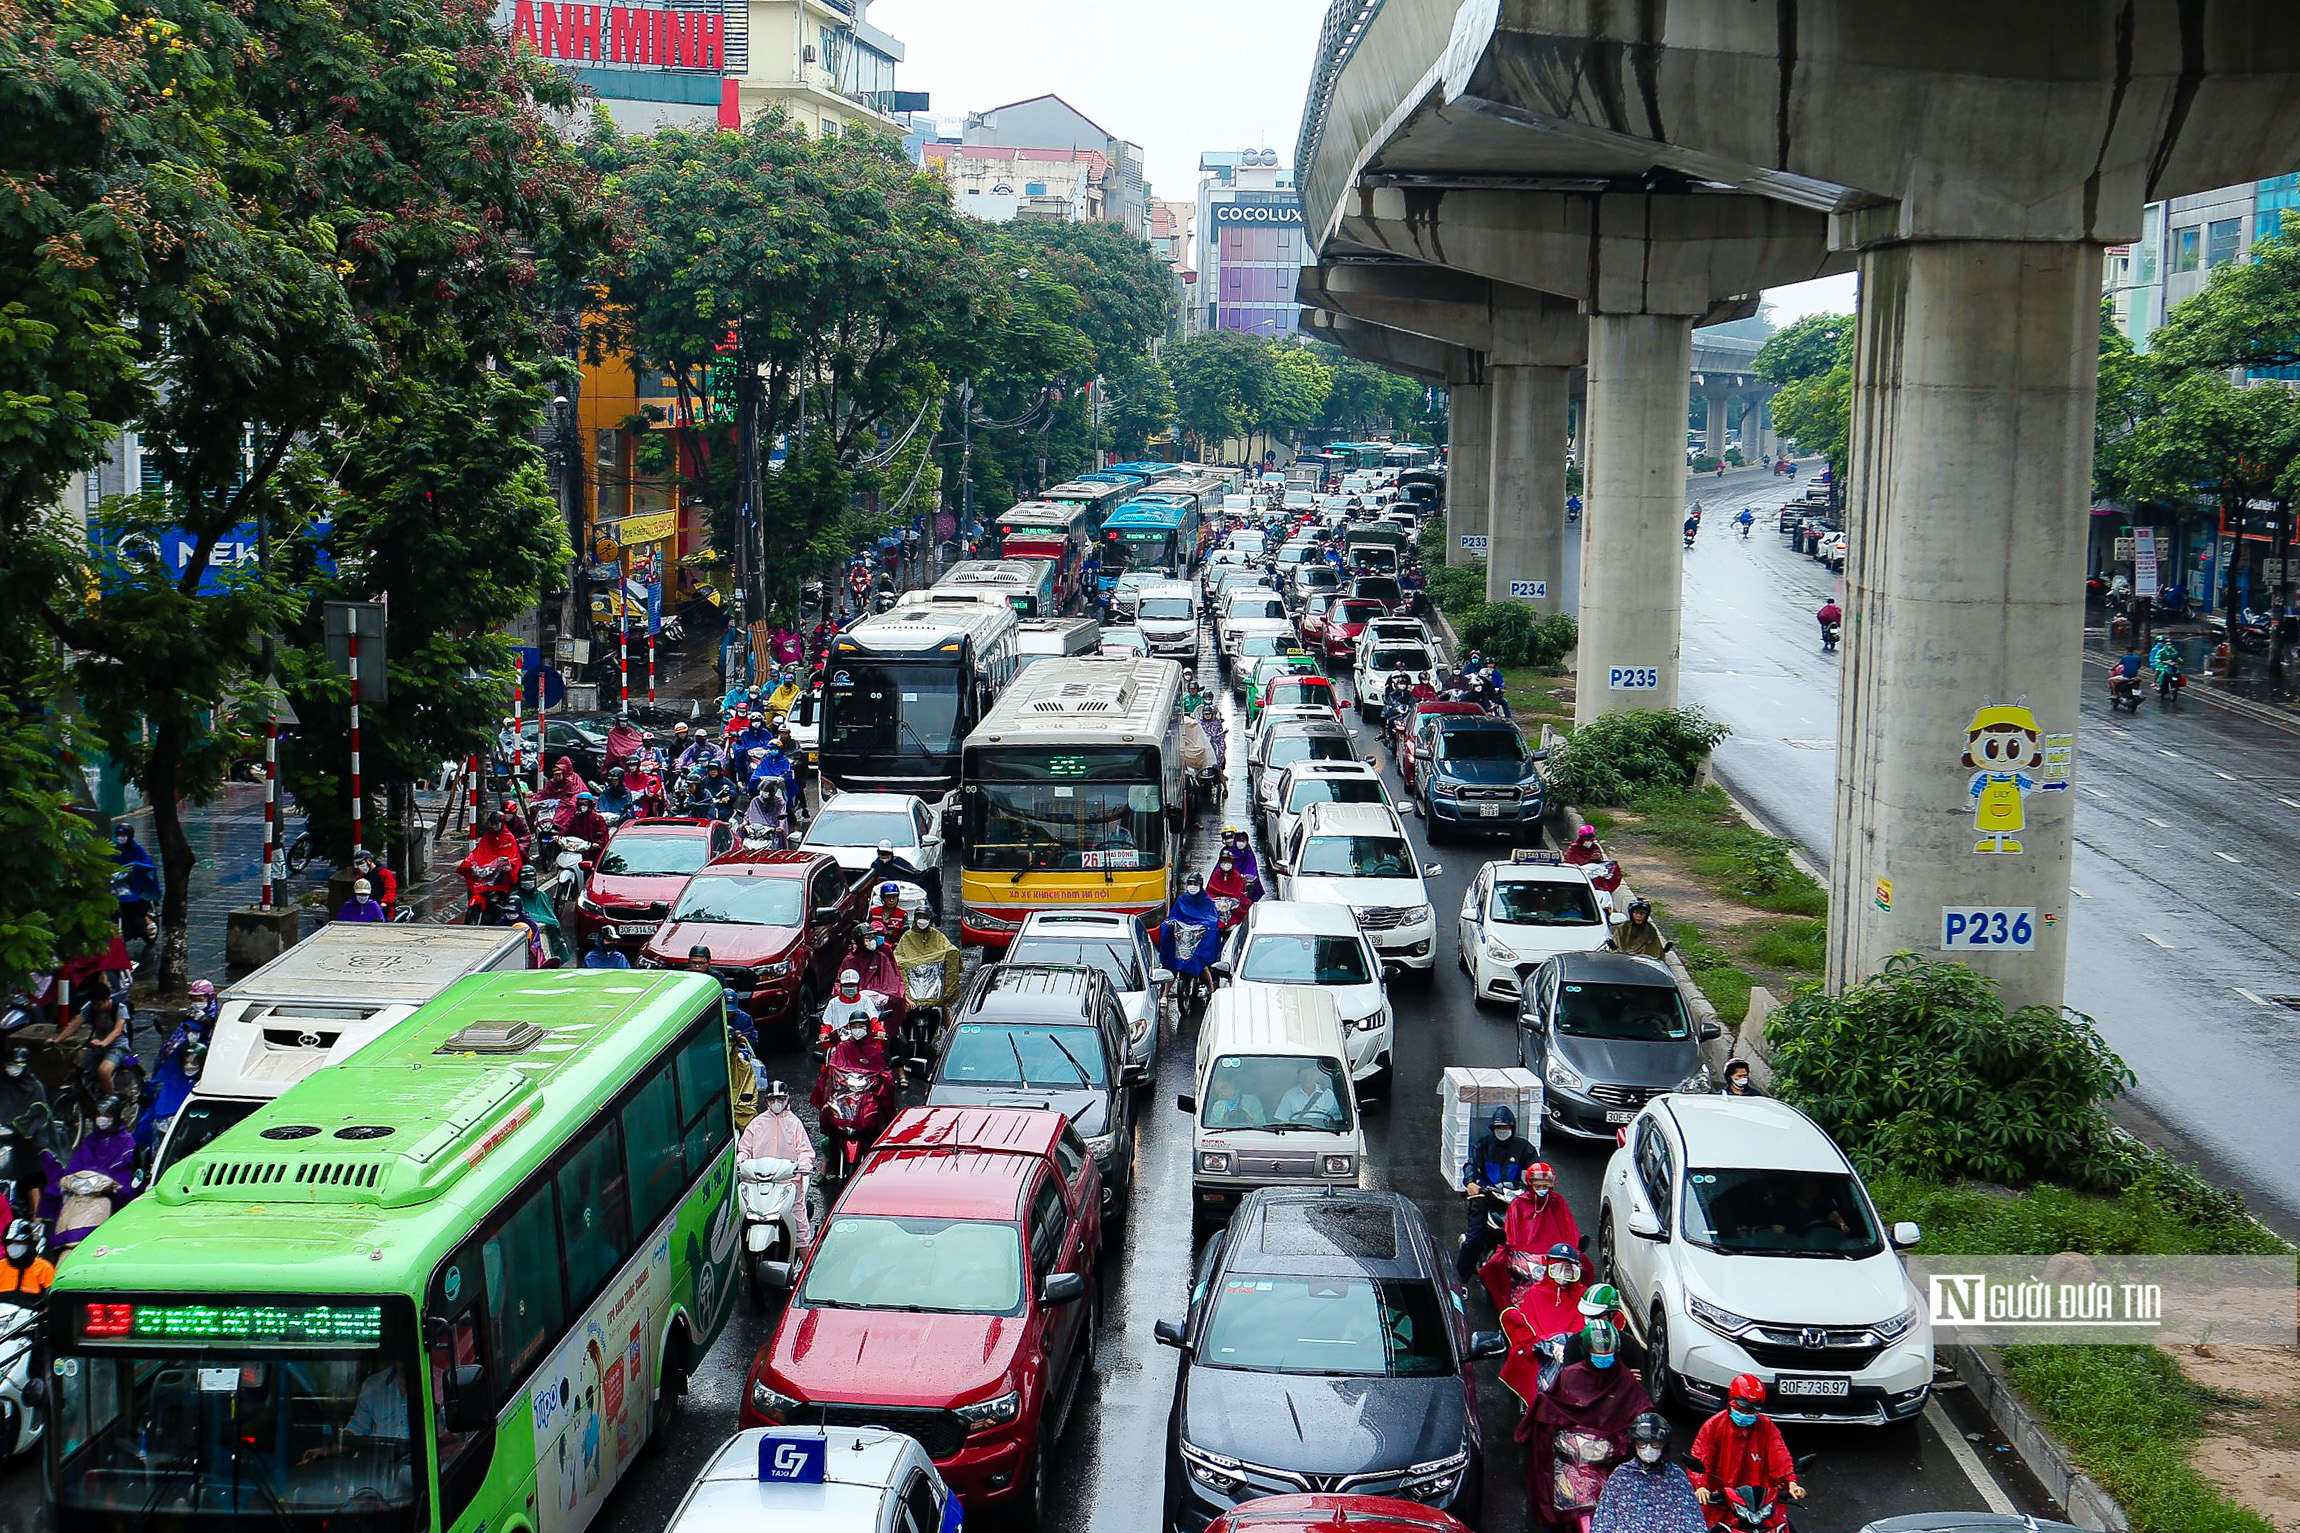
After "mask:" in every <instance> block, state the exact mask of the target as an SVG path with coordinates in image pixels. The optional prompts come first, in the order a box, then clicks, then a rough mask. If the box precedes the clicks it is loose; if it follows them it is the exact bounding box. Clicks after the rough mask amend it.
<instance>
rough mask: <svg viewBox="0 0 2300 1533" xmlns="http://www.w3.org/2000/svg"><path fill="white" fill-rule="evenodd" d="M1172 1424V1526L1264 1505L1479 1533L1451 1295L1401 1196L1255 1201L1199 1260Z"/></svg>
mask: <svg viewBox="0 0 2300 1533" xmlns="http://www.w3.org/2000/svg"><path fill="white" fill-rule="evenodd" d="M1190 1292H1191V1294H1192V1296H1193V1297H1192V1302H1191V1305H1190V1311H1189V1314H1188V1315H1187V1316H1186V1317H1184V1318H1183V1319H1181V1320H1161V1321H1159V1322H1158V1324H1157V1328H1156V1334H1157V1337H1158V1340H1159V1341H1160V1342H1162V1343H1164V1344H1165V1345H1167V1346H1169V1347H1174V1348H1177V1349H1179V1350H1180V1352H1181V1353H1182V1366H1181V1368H1180V1370H1179V1373H1178V1375H1177V1377H1176V1378H1175V1381H1174V1411H1173V1414H1172V1415H1171V1416H1170V1417H1169V1418H1168V1420H1167V1426H1166V1524H1167V1526H1168V1527H1169V1528H1173V1529H1180V1530H1182V1533H1198V1530H1199V1529H1202V1528H1204V1527H1205V1526H1206V1525H1207V1524H1208V1523H1209V1522H1212V1521H1213V1520H1214V1519H1215V1518H1216V1517H1219V1516H1221V1515H1222V1514H1223V1513H1224V1512H1227V1511H1229V1510H1230V1509H1231V1508H1232V1507H1234V1506H1236V1505H1238V1504H1239V1503H1240V1502H1242V1501H1248V1500H1251V1499H1253V1498H1255V1497H1258V1496H1285V1495H1300V1494H1302V1493H1304V1492H1312V1493H1329V1494H1331V1493H1340V1494H1349V1495H1361V1496H1394V1497H1400V1498H1403V1499H1405V1500H1410V1501H1419V1502H1422V1503H1423V1504H1425V1505H1428V1506H1434V1507H1439V1508H1442V1509H1443V1510H1445V1511H1446V1512H1449V1513H1451V1514H1452V1515H1453V1516H1454V1517H1456V1518H1458V1519H1460V1520H1461V1521H1463V1522H1466V1523H1468V1524H1470V1525H1471V1526H1473V1527H1474V1526H1476V1524H1477V1516H1478V1499H1479V1480H1480V1478H1481V1475H1482V1471H1483V1463H1482V1460H1483V1457H1484V1450H1483V1447H1482V1444H1481V1442H1480V1433H1479V1427H1478V1414H1477V1382H1476V1380H1475V1378H1474V1377H1473V1376H1472V1369H1471V1365H1472V1364H1473V1363H1474V1362H1475V1361H1476V1360H1478V1359H1480V1358H1491V1357H1500V1356H1502V1355H1503V1354H1505V1353H1506V1352H1507V1351H1508V1350H1509V1345H1508V1342H1507V1340H1506V1339H1505V1338H1504V1337H1503V1335H1502V1334H1501V1332H1499V1331H1477V1332H1472V1331H1471V1330H1470V1328H1469V1322H1468V1321H1467V1320H1466V1319H1465V1318H1464V1317H1463V1313H1462V1292H1461V1283H1460V1280H1459V1279H1458V1278H1457V1277H1456V1276H1455V1275H1454V1270H1453V1263H1452V1262H1451V1261H1450V1260H1449V1259H1447V1258H1446V1257H1445V1255H1444V1254H1443V1253H1442V1252H1441V1251H1440V1250H1439V1249H1438V1245H1437V1241H1436V1240H1435V1239H1434V1238H1433V1237H1432V1236H1431V1234H1430V1228H1429V1225H1428V1224H1427V1223H1426V1222H1425V1221H1424V1220H1423V1218H1422V1216H1421V1211H1420V1210H1419V1209H1417V1208H1415V1207H1414V1205H1413V1204H1412V1203H1410V1202H1409V1201H1407V1200H1406V1199H1405V1198H1403V1197H1401V1196H1400V1195H1398V1194H1397V1193H1394V1192H1361V1191H1357V1190H1355V1189H1348V1190H1345V1189H1342V1188H1326V1189H1322V1190H1310V1189H1296V1188H1277V1187H1264V1188H1261V1189H1259V1190H1257V1191H1254V1192H1251V1193H1248V1194H1247V1195H1246V1198H1245V1200H1244V1201H1243V1202H1241V1203H1240V1204H1239V1205H1238V1212H1237V1213H1236V1214H1235V1215H1233V1216H1232V1217H1231V1220H1230V1223H1229V1226H1228V1228H1226V1229H1225V1230H1223V1231H1222V1232H1221V1233H1220V1234H1218V1235H1216V1236H1215V1237H1214V1238H1213V1239H1212V1240H1211V1241H1210V1242H1208V1244H1207V1246H1206V1251H1205V1254H1204V1255H1203V1256H1202V1257H1201V1258H1200V1259H1199V1262H1198V1272H1197V1277H1196V1279H1195V1281H1194V1283H1193V1284H1192V1287H1191V1290H1190Z"/></svg>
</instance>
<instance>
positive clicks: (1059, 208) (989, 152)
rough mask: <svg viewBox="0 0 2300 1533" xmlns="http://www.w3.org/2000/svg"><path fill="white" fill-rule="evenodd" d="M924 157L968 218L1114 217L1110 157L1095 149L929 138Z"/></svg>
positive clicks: (998, 220) (998, 221)
mask: <svg viewBox="0 0 2300 1533" xmlns="http://www.w3.org/2000/svg"><path fill="white" fill-rule="evenodd" d="M920 152H921V155H922V158H923V163H924V164H925V166H926V168H927V169H929V170H939V171H941V172H942V174H943V176H944V178H945V179H947V180H948V181H949V182H950V196H951V202H952V203H953V204H954V205H955V206H956V207H957V208H958V210H959V211H960V212H961V213H964V214H966V215H967V216H968V217H969V218H979V219H981V220H982V221H983V222H984V223H991V224H1002V223H1005V222H1006V221H1007V220H1008V219H1010V218H1047V219H1054V220H1057V221H1059V222H1063V223H1085V222H1089V221H1092V222H1096V223H1099V222H1102V221H1104V220H1106V219H1108V218H1109V217H1110V207H1109V203H1108V201H1107V198H1108V195H1109V192H1110V190H1111V189H1112V188H1111V179H1112V178H1111V173H1110V172H1111V167H1110V161H1109V160H1108V159H1106V158H1105V157H1104V156H1103V154H1102V152H1101V151H1100V150H1097V149H1010V148H1007V147H1005V146H1003V145H999V144H949V143H939V142H938V143H929V144H926V145H923V146H922V148H921V151H920Z"/></svg>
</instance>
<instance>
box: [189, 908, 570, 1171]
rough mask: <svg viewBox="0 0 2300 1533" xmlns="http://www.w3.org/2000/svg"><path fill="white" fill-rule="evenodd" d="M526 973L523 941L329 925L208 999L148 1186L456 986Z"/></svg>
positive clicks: (490, 934)
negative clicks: (194, 1054)
mask: <svg viewBox="0 0 2300 1533" xmlns="http://www.w3.org/2000/svg"><path fill="white" fill-rule="evenodd" d="M526 967H527V939H526V937H525V936H524V935H523V934H521V933H520V932H519V931H517V930H516V929H514V928H511V927H507V926H434V925H430V924H428V923H413V922H410V923H380V922H366V921H331V922H329V923H328V924H327V925H325V926H323V927H321V928H320V929H319V930H318V931H316V932H314V933H312V934H311V935H310V936H309V937H306V938H305V939H304V940H303V941H301V942H299V943H297V944H296V945H295V946H294V947H291V948H289V949H288V950H287V951H286V952H284V953H282V954H280V955H279V957H277V958H275V959H273V960H272V961H271V962H270V963H267V964H265V965H264V966H263V967H262V968H260V969H258V970H256V971H255V972H254V973H253V974H250V975H249V976H248V977H247V978H245V979H243V980H241V981H239V982H238V983H237V984H234V985H232V986H231V987H230V988H228V989H226V990H225V991H224V992H223V993H222V994H221V995H220V996H218V997H217V1007H216V1025H215V1029H214V1031H213V1032H212V1033H211V1035H210V1037H209V1040H208V1051H207V1060H206V1063H205V1065H204V1066H203V1068H202V1069H201V1071H200V1078H199V1083H198V1084H197V1085H195V1086H194V1087H193V1088H192V1094H191V1095H190V1096H188V1097H186V1098H185V1099H184V1105H183V1107H182V1108H181V1109H180V1110H179V1111H178V1112H177V1113H176V1116H175V1117H174V1119H172V1120H171V1121H170V1122H169V1124H168V1125H167V1127H166V1129H165V1130H163V1133H162V1138H161V1140H160V1149H159V1154H158V1156H157V1157H156V1158H155V1161H154V1165H153V1170H152V1180H153V1181H154V1182H155V1183H156V1182H157V1181H158V1180H159V1175H160V1173H161V1172H162V1171H165V1170H166V1169H167V1168H168V1167H169V1166H171V1165H173V1164H174V1163H175V1162H177V1161H179V1160H181V1159H183V1158H184V1157H185V1156H187V1155H189V1154H191V1153H192V1152H193V1151H194V1150H197V1149H199V1148H200V1147H201V1146H202V1145H204V1144H206V1143H207V1142H208V1141H209V1140H211V1139H213V1138H215V1137H216V1136H217V1135H218V1134H220V1133H222V1132H223V1131H224V1130H225V1129H227V1128H230V1127H231V1126H232V1125H233V1124H235V1123H237V1122H239V1121H240V1120H241V1119H242V1118H245V1117H247V1116H248V1115H249V1114H250V1113H252V1112H254V1111H255V1110H256V1109H257V1108H259V1107H261V1106H263V1105H264V1103H266V1102H268V1101H270V1100H271V1099H272V1098H274V1097H276V1096H278V1095H279V1094H280V1093H281V1092H283V1091H285V1090H287V1089H288V1087H290V1086H292V1085H294V1084H295V1083H296V1082H297V1081H300V1080H302V1079H303V1078H304V1077H305V1076H307V1075H309V1074H311V1073H312V1072H313V1071H314V1070H317V1069H318V1068H320V1066H322V1065H332V1064H335V1063H337V1062H339V1061H341V1060H345V1059H349V1058H350V1057H351V1056H352V1055H353V1054H356V1053H358V1052H359V1051H360V1050H361V1049H362V1048H365V1047H366V1046H367V1045H368V1044H369V1043H370V1042H372V1041H373V1040H374V1039H376V1038H379V1037H381V1036H382V1035H383V1033H384V1032H385V1031H386V1030H388V1029H389V1028H390V1027H392V1026H393V1025H394V1024H395V1023H397V1022H399V1021H401V1020H402V1019H403V1018H405V1017H407V1016H408V1015H409V1014H410V1013H411V1012H413V1011H414V1010H415V1008H416V1007H418V1006H421V1005H422V1004H423V1003H424V1002H426V1001H428V1000H430V999H431V998H432V997H434V996H436V995H438V994H439V993H440V992H441V991H443V990H445V989H446V988H447V987H448V986H449V985H452V984H454V983H455V982H456V981H457V980H459V979H463V978H466V977H467V976H469V975H473V974H491V973H494V972H496V971H498V970H501V969H524V968H526Z"/></svg>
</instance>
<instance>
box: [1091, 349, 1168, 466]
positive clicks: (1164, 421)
mask: <svg viewBox="0 0 2300 1533" xmlns="http://www.w3.org/2000/svg"><path fill="white" fill-rule="evenodd" d="M1103 381H1104V383H1105V384H1106V385H1107V387H1108V390H1109V393H1110V396H1111V399H1112V403H1111V404H1110V406H1109V409H1108V412H1107V413H1106V414H1105V415H1104V417H1103V422H1102V425H1103V430H1104V431H1106V432H1107V433H1108V434H1109V445H1110V451H1111V453H1112V454H1113V455H1114V456H1116V457H1118V458H1119V459H1121V460H1125V461H1132V460H1135V459H1139V458H1143V457H1146V456H1148V455H1149V453H1150V451H1151V444H1152V443H1153V442H1155V441H1156V440H1158V439H1159V438H1162V437H1165V436H1167V435H1169V434H1170V433H1171V432H1172V431H1173V429H1174V385H1173V384H1172V383H1171V382H1170V381H1169V380H1168V379H1167V377H1166V369H1165V367H1164V365H1163V364H1161V363H1160V362H1159V361H1158V359H1157V358H1156V357H1153V356H1150V355H1148V354H1146V353H1145V354H1144V355H1142V356H1140V357H1137V358H1135V359H1134V360H1133V361H1132V362H1131V363H1129V364H1128V365H1126V366H1124V367H1122V368H1121V369H1120V370H1119V371H1118V372H1116V373H1114V374H1111V375H1109V376H1107V377H1106V378H1105V379H1104V380H1103Z"/></svg>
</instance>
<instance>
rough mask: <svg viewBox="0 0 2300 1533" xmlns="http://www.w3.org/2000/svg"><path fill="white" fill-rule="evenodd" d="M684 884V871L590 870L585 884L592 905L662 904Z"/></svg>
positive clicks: (674, 895) (671, 898)
mask: <svg viewBox="0 0 2300 1533" xmlns="http://www.w3.org/2000/svg"><path fill="white" fill-rule="evenodd" d="M686 887H687V875H686V874H684V873H594V874H593V875H592V876H591V882H590V883H589V884H588V885H586V886H585V888H586V890H587V891H588V892H589V894H590V896H591V903H592V904H594V905H657V904H659V905H662V906H664V907H665V908H669V906H670V903H671V901H673V900H675V899H677V898H678V897H679V891H680V890H681V889H684V888H686Z"/></svg>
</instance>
